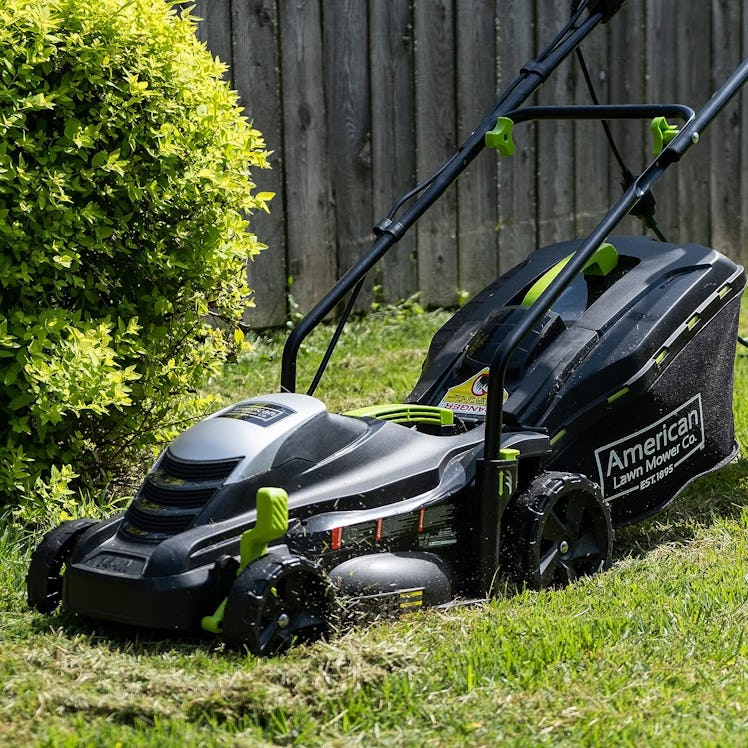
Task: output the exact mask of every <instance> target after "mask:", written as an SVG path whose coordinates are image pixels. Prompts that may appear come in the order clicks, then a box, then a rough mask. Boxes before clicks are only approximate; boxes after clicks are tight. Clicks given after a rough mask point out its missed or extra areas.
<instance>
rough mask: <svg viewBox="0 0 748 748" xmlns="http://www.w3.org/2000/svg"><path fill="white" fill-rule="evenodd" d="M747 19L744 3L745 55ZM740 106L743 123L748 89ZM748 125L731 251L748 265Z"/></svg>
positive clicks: (742, 146) (745, 50)
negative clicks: (737, 226) (735, 239)
mask: <svg viewBox="0 0 748 748" xmlns="http://www.w3.org/2000/svg"><path fill="white" fill-rule="evenodd" d="M746 20H748V8H747V7H746V3H743V23H741V24H740V25H741V28H742V29H743V39H742V41H743V49H742V56H743V57H745V56H746V54H748V28H746ZM739 106H740V121H741V123H748V91H746V90H745V89H743V92H742V93H741V94H740V102H739ZM746 127H748V124H746V125H742V124H741V128H742V133H743V134H742V137H741V139H740V206H739V209H740V213H739V221H740V246H739V247H738V250H737V251H736V252H732V253H731V255H732V257H733V259H735V260H738V261H739V262H740V263H741V264H743V265H744V266H748V173H746V172H747V171H748V134H746V132H745V128H746Z"/></svg>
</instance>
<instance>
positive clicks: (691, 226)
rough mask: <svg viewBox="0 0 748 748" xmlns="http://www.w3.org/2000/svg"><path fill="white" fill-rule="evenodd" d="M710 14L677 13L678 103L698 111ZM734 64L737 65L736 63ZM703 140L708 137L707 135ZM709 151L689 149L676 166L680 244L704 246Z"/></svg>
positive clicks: (704, 9) (706, 83)
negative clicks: (692, 243) (681, 242)
mask: <svg viewBox="0 0 748 748" xmlns="http://www.w3.org/2000/svg"><path fill="white" fill-rule="evenodd" d="M711 18H712V14H711V10H710V8H709V4H708V3H693V4H692V5H691V6H689V12H688V13H677V14H675V18H674V19H673V20H674V21H675V22H676V24H677V28H676V33H677V39H678V42H677V48H678V100H679V101H682V102H683V103H685V104H689V105H690V106H692V107H694V109H699V108H700V107H701V106H703V104H705V103H706V99H707V97H708V93H707V92H708V91H709V89H710V88H711V78H712V76H711V71H710V65H709V63H708V60H710V59H711V54H710V53H711ZM735 64H737V61H736V63H735ZM707 136H709V134H708V131H707ZM710 169H711V167H710V148H709V146H708V143H703V144H702V145H701V146H700V147H698V148H693V149H692V150H691V152H690V153H689V154H688V157H687V158H685V159H683V161H682V162H681V163H680V164H678V166H677V168H676V171H677V174H676V182H677V185H678V228H679V232H680V233H679V238H680V241H683V240H684V239H687V240H688V241H689V242H698V243H700V244H705V245H708V244H709V242H710V240H711V237H710V221H709V211H708V210H705V207H706V205H707V198H708V196H709V172H710Z"/></svg>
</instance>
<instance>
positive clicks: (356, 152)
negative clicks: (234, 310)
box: [196, 0, 748, 327]
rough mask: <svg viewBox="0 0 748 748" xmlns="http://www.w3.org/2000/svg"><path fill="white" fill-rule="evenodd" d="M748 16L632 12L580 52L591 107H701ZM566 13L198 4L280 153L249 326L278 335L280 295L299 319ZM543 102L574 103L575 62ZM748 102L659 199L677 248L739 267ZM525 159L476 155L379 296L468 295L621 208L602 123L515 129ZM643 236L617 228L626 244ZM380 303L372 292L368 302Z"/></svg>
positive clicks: (578, 83)
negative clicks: (697, 248) (614, 204)
mask: <svg viewBox="0 0 748 748" xmlns="http://www.w3.org/2000/svg"><path fill="white" fill-rule="evenodd" d="M746 6H748V0H741V2H740V3H735V2H726V1H725V0H711V1H710V2H707V3H678V2H677V1H676V0H628V2H626V3H625V5H624V7H623V8H622V9H621V11H620V13H619V15H618V16H617V17H616V18H614V19H613V20H612V22H611V23H610V24H609V25H608V26H607V28H605V29H597V30H596V31H595V32H593V35H592V36H591V37H590V39H588V40H587V41H586V42H585V44H584V45H583V49H584V54H585V58H586V59H587V62H588V65H589V67H590V72H591V74H592V77H593V81H594V84H595V88H596V90H597V93H598V95H599V97H600V100H601V101H603V102H605V101H612V102H641V101H650V102H656V101H668V102H671V101H676V100H680V101H683V102H684V103H688V104H691V105H693V106H696V107H698V106H700V105H701V104H703V103H704V102H705V101H706V100H707V99H708V97H709V96H710V95H711V93H712V90H713V88H714V87H715V86H716V85H718V84H719V83H721V82H722V81H723V80H724V78H725V77H726V75H727V74H728V73H729V72H730V71H731V70H732V69H733V68H734V67H735V66H736V65H737V64H738V63H739V61H740V59H741V57H742V55H743V54H744V53H745V51H746V50H748V31H746V30H745V29H744V28H743V25H744V24H743V22H742V21H743V19H744V18H745V17H746V13H747V12H748V11H747V10H746ZM568 10H569V0H532V1H528V0H495V2H493V3H492V2H485V1H484V0H198V2H197V3H196V13H197V15H200V16H202V17H203V18H204V20H203V21H202V22H201V24H200V28H199V33H200V35H201V38H203V39H205V41H206V43H207V45H208V47H209V48H210V49H211V51H213V52H214V53H216V54H217V55H218V56H219V57H221V59H222V60H224V61H226V62H228V63H230V65H231V68H230V76H231V81H232V85H233V86H234V87H235V88H236V89H237V90H238V92H239V94H240V96H241V100H242V102H243V104H244V105H245V106H246V108H247V112H248V115H249V116H250V117H251V118H252V119H253V120H254V121H255V123H256V124H257V126H258V127H259V129H260V130H261V131H262V132H263V134H264V135H265V138H266V141H267V146H268V148H269V149H271V150H273V151H274V155H273V157H272V163H273V167H274V169H273V171H272V172H270V173H268V174H263V173H257V174H255V175H254V177H255V181H256V182H257V184H258V189H262V190H268V191H273V192H276V193H277V197H276V198H275V200H274V201H273V203H272V206H271V215H270V216H265V215H257V216H254V217H253V220H252V229H253V230H254V231H255V232H256V233H257V234H258V236H259V237H260V239H261V240H263V241H265V242H266V243H267V244H269V245H270V250H269V251H267V252H265V253H263V255H262V256H261V257H260V258H258V259H257V260H256V261H255V262H254V263H253V264H252V265H251V267H250V271H249V273H250V285H252V286H253V288H255V290H256V298H257V308H256V309H252V310H250V311H249V312H248V315H247V319H248V321H249V323H250V324H252V325H254V326H256V327H264V326H268V325H277V324H281V323H282V322H283V321H284V320H285V318H286V315H287V313H288V311H289V309H288V300H287V298H286V291H287V289H286V279H287V278H288V277H292V279H293V284H292V286H291V289H290V294H291V296H292V298H293V302H294V303H295V304H296V305H297V307H298V309H299V310H300V311H306V310H308V309H309V308H310V307H311V306H312V305H313V304H314V302H315V301H317V300H318V299H319V298H320V296H321V295H322V294H323V293H324V292H325V291H326V290H327V289H328V288H329V286H330V285H331V284H332V283H333V281H334V279H335V278H336V277H339V276H340V275H341V274H342V273H343V272H345V270H347V269H348V267H349V266H350V265H351V264H352V263H353V262H354V261H355V260H356V259H357V258H358V257H359V256H360V254H361V253H362V252H363V251H365V249H366V248H367V247H368V245H369V242H370V240H371V235H370V228H371V225H372V223H374V222H375V221H376V220H378V219H379V218H380V217H382V216H383V215H384V214H385V213H386V212H387V210H388V209H389V207H390V205H391V204H392V202H393V200H394V199H395V198H396V197H397V196H398V195H399V194H401V193H402V192H404V191H405V190H407V189H409V188H410V187H412V186H414V185H415V183H416V181H417V180H418V179H423V178H424V177H427V176H429V175H430V174H431V173H432V172H433V170H434V169H435V168H436V167H437V166H438V165H439V164H440V163H441V162H442V160H443V159H444V158H446V157H447V156H449V155H451V153H453V152H454V149H455V148H456V146H457V145H459V143H460V142H462V140H464V139H465V137H466V136H467V135H468V134H469V132H470V131H471V129H472V128H473V127H474V126H475V125H476V124H477V123H478V121H479V120H480V118H481V116H482V114H483V112H485V111H486V110H487V109H488V108H489V107H490V105H491V103H492V101H493V99H494V97H495V95H496V93H497V91H498V90H499V89H501V88H502V87H504V86H506V85H507V84H508V83H509V82H510V81H511V80H513V79H514V77H515V76H516V74H517V72H518V70H519V67H520V66H521V65H522V64H523V63H524V62H526V61H527V60H529V59H531V58H532V57H533V56H534V55H535V54H536V53H537V51H538V50H539V49H540V48H541V47H544V46H545V45H546V44H547V43H548V41H550V39H551V38H552V37H553V36H554V34H555V32H556V31H558V29H559V28H560V27H561V25H562V24H563V22H564V21H565V19H566V16H567V14H568ZM535 98H536V100H537V101H540V102H542V103H572V102H577V103H585V102H587V101H588V100H589V99H588V93H587V91H586V87H585V85H584V81H583V80H582V77H581V74H580V72H579V69H578V65H577V63H576V61H574V60H569V61H567V62H565V63H564V64H563V65H562V67H561V69H559V70H558V71H557V73H556V74H555V75H554V77H553V78H551V79H550V80H549V81H548V82H547V83H546V84H545V85H544V86H543V88H542V89H541V91H540V93H539V94H538V96H537V97H535ZM747 102H748V96H746V95H744V96H742V98H741V100H740V101H737V102H735V103H734V104H732V105H731V106H730V107H729V108H728V110H727V111H726V112H725V113H724V114H723V115H722V116H721V117H720V119H719V120H718V121H717V122H715V124H714V125H713V126H712V128H711V129H710V130H709V131H707V133H706V134H705V136H704V140H703V143H702V144H701V146H700V147H698V148H695V149H693V150H692V151H691V152H690V153H689V155H688V157H687V158H686V159H685V160H684V162H683V163H682V164H681V165H679V166H678V167H677V168H676V169H673V170H672V173H670V174H668V175H667V176H666V177H665V178H664V179H663V181H662V182H661V183H660V184H659V185H658V186H657V188H656V196H657V200H658V207H657V220H658V223H659V224H660V226H661V228H662V230H663V232H664V233H665V234H666V235H667V236H668V238H670V239H672V240H674V241H683V240H689V241H697V242H701V243H706V244H708V243H710V242H711V243H713V244H714V245H715V246H716V247H717V248H718V249H721V250H722V251H725V252H727V253H728V254H730V255H732V256H733V257H734V258H736V259H739V260H740V259H743V261H745V260H746V259H748V251H746V250H744V249H743V246H744V244H745V242H744V241H743V239H744V238H746V237H748V221H747V220H746V217H747V215H748V178H744V177H743V176H742V174H743V165H744V164H745V165H747V166H748V138H745V139H742V140H741V121H742V120H743V119H744V118H745V117H746V116H748V103H747ZM611 127H612V130H613V133H614V136H615V140H616V143H617V145H618V148H619V150H620V152H621V154H622V155H623V156H624V158H625V160H626V162H627V164H628V166H629V168H630V169H631V170H632V171H633V172H634V173H636V172H638V171H640V170H641V169H642V168H643V167H644V166H645V165H646V163H647V161H648V160H649V159H650V158H651V155H650V151H651V141H650V138H649V136H648V132H647V126H646V123H612V125H611ZM515 140H516V143H517V151H516V153H515V155H514V157H513V158H511V159H502V158H499V157H497V156H495V155H493V154H484V155H483V156H482V157H481V159H479V160H478V161H476V162H475V163H474V164H473V165H471V167H470V169H469V170H468V172H467V173H466V174H465V175H463V177H462V178H461V180H460V181H459V182H458V185H457V187H456V189H450V190H449V191H448V192H447V193H446V194H445V195H444V196H443V197H442V198H441V199H440V200H439V201H438V203H437V204H436V205H435V206H434V208H432V210H431V211H429V213H427V214H426V215H425V216H424V217H423V219H421V221H420V222H419V225H418V227H417V230H415V231H412V232H410V233H409V234H408V235H406V237H404V238H403V240H401V242H400V244H399V246H398V247H396V248H395V249H394V250H393V251H392V252H391V253H390V255H389V256H388V257H386V258H385V261H384V262H383V263H382V266H381V268H379V269H378V270H377V271H376V273H375V274H373V276H372V278H371V279H370V284H372V283H377V284H378V285H379V287H380V288H381V296H382V297H383V298H384V299H385V300H387V301H397V300H399V299H402V298H406V297H408V296H410V295H411V294H413V293H414V292H415V291H419V292H420V294H421V301H422V303H424V304H425V305H428V306H437V305H449V304H454V303H455V302H456V300H457V298H458V294H459V292H460V291H462V290H467V291H469V292H470V293H474V292H476V291H477V290H478V289H479V288H481V287H483V286H484V285H485V284H487V283H488V282H489V281H490V280H491V279H492V278H494V277H495V275H496V273H497V272H499V271H504V270H506V269H508V268H509V267H511V266H512V265H514V264H516V262H517V261H519V260H520V259H522V258H523V257H524V256H526V255H527V253H528V252H529V251H531V250H532V249H533V248H534V247H535V246H538V244H543V243H547V242H550V241H555V240H558V239H564V238H569V237H573V236H575V235H580V234H584V233H585V232H586V231H588V230H589V229H590V228H591V227H592V226H593V225H594V224H595V223H596V222H597V220H598V219H599V218H600V217H601V216H602V214H603V213H604V211H605V210H606V208H607V207H608V205H609V202H610V201H611V200H614V199H615V198H616V197H617V195H619V194H620V169H619V167H618V165H617V164H616V163H615V162H614V161H613V160H612V158H611V157H610V154H609V152H608V150H609V149H608V146H607V144H606V142H605V140H604V136H603V134H602V130H601V129H600V127H599V125H597V124H595V123H575V124H570V123H559V124H553V123H547V122H544V123H542V124H540V125H534V124H525V125H522V126H521V127H520V128H517V132H516V138H515ZM640 231H641V227H640V224H639V223H638V222H637V221H635V219H633V218H627V219H626V220H625V221H624V223H623V225H622V227H621V232H635V233H638V232H640ZM371 299H372V296H371V288H370V287H369V289H368V291H367V293H365V295H364V296H363V298H362V300H361V303H360V306H361V307H366V306H368V304H369V303H370V301H371Z"/></svg>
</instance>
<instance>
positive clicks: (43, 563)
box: [26, 519, 96, 613]
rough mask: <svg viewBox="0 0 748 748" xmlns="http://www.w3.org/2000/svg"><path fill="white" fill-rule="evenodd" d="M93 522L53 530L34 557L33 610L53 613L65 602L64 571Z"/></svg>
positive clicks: (29, 587) (29, 595)
mask: <svg viewBox="0 0 748 748" xmlns="http://www.w3.org/2000/svg"><path fill="white" fill-rule="evenodd" d="M95 524H96V520H93V519H73V520H69V521H68V522H63V523H62V524H60V525H58V526H57V527H55V528H54V529H53V530H50V531H49V532H48V533H47V534H46V535H45V536H44V537H43V538H42V540H41V542H40V543H39V545H38V546H37V547H36V548H35V549H34V552H33V553H32V554H31V563H30V564H29V570H28V573H27V574H26V600H27V602H28V605H29V607H30V608H32V609H33V610H38V611H39V612H40V613H51V612H52V611H53V610H55V608H57V606H58V605H59V604H60V601H61V600H62V567H63V565H64V564H65V562H66V561H67V560H68V559H69V558H70V554H71V553H72V552H73V548H74V547H75V544H76V543H77V542H78V538H80V536H81V535H83V533H84V532H85V531H86V530H88V528H89V527H91V525H95Z"/></svg>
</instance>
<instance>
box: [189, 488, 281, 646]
mask: <svg viewBox="0 0 748 748" xmlns="http://www.w3.org/2000/svg"><path fill="white" fill-rule="evenodd" d="M287 530H288V494H287V493H286V492H285V491H284V490H283V489H282V488H260V489H259V490H258V491H257V519H256V520H255V526H254V527H253V528H251V529H250V530H246V531H245V532H243V533H242V536H241V539H240V540H239V568H238V569H237V572H236V573H237V576H238V575H239V574H241V572H242V571H243V570H244V568H245V567H246V566H247V565H248V564H251V563H252V561H255V560H256V559H258V558H260V556H264V555H265V554H266V553H267V552H268V543H270V542H271V541H272V540H277V539H278V538H282V537H283V536H284V535H285V534H286V532H287ZM225 608H226V599H225V598H224V599H223V600H222V601H221V603H220V605H219V606H218V607H217V608H216V612H215V613H214V614H213V615H212V616H204V617H203V619H202V620H201V621H200V625H201V626H202V628H203V629H204V630H205V631H209V632H210V633H212V634H220V633H221V632H222V631H223V612H224V609H225Z"/></svg>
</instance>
